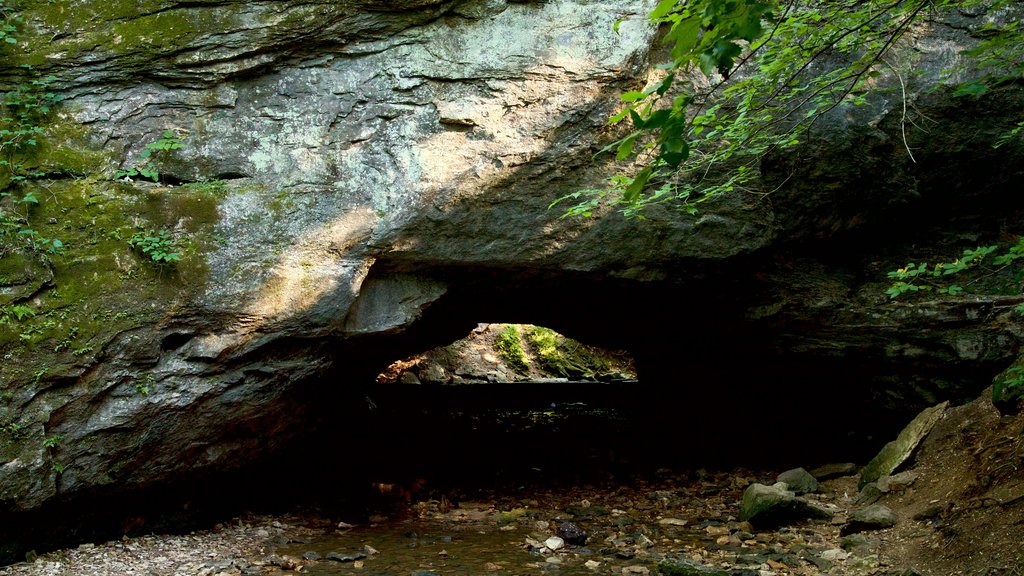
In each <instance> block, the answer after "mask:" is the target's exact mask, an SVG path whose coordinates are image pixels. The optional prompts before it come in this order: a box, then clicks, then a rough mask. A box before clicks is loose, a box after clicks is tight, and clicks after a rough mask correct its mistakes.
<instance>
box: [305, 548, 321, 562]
mask: <svg viewBox="0 0 1024 576" xmlns="http://www.w3.org/2000/svg"><path fill="white" fill-rule="evenodd" d="M302 558H303V560H309V561H311V562H316V561H317V560H320V559H321V558H323V556H321V555H320V553H318V552H314V551H312V550H310V551H308V552H306V553H305V554H303V555H302Z"/></svg>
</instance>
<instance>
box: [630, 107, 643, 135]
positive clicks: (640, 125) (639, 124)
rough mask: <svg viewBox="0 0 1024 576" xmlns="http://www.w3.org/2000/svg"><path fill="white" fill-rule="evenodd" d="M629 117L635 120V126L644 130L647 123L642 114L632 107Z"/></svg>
mask: <svg viewBox="0 0 1024 576" xmlns="http://www.w3.org/2000/svg"><path fill="white" fill-rule="evenodd" d="M629 119H630V120H632V121H633V126H635V127H636V128H637V129H638V130H643V128H644V124H645V123H644V119H643V118H641V117H640V114H638V113H637V111H636V110H632V109H631V110H630V111H629Z"/></svg>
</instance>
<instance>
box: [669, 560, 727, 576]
mask: <svg viewBox="0 0 1024 576" xmlns="http://www.w3.org/2000/svg"><path fill="white" fill-rule="evenodd" d="M658 573H659V574H661V575H662V576H729V573H728V572H726V571H725V570H722V569H721V568H713V567H711V566H705V565H704V564H700V563H698V562H694V561H692V560H686V559H665V560H662V561H661V562H659V563H658Z"/></svg>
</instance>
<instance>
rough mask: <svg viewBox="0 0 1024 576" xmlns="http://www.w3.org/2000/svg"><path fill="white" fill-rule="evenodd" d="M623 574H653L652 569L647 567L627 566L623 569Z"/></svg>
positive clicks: (643, 575)
mask: <svg viewBox="0 0 1024 576" xmlns="http://www.w3.org/2000/svg"><path fill="white" fill-rule="evenodd" d="M622 573H623V574H626V575H629V574H640V575H641V576H646V575H647V574H650V573H651V569H650V568H648V567H647V566H626V567H625V568H623V569H622Z"/></svg>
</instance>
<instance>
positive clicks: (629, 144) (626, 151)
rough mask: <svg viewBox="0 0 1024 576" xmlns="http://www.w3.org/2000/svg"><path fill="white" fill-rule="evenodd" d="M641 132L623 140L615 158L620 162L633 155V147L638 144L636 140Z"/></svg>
mask: <svg viewBox="0 0 1024 576" xmlns="http://www.w3.org/2000/svg"><path fill="white" fill-rule="evenodd" d="M640 134H641V132H639V131H638V132H633V133H632V134H630V135H629V136H626V137H625V138H623V139H622V142H621V143H620V144H619V148H618V150H617V151H616V152H615V158H617V159H619V160H625V159H626V158H628V157H629V155H630V154H632V153H633V146H634V145H635V144H636V139H637V137H639V136H640Z"/></svg>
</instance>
